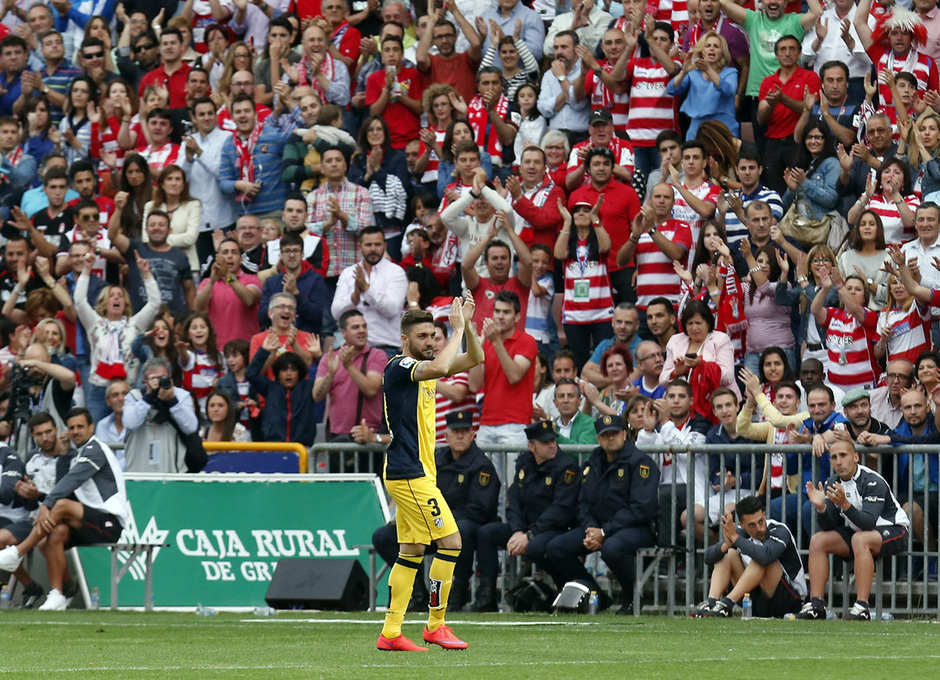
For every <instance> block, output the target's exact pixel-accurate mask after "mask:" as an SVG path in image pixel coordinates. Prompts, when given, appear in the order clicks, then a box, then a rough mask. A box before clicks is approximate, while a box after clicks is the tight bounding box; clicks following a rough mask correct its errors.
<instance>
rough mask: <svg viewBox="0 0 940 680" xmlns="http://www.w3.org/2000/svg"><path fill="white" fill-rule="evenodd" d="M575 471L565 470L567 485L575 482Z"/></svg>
mask: <svg viewBox="0 0 940 680" xmlns="http://www.w3.org/2000/svg"><path fill="white" fill-rule="evenodd" d="M574 474H575V473H574V470H565V484H571V483H572V482H573V481H574Z"/></svg>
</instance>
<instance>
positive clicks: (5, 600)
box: [0, 586, 10, 609]
mask: <svg viewBox="0 0 940 680" xmlns="http://www.w3.org/2000/svg"><path fill="white" fill-rule="evenodd" d="M9 606H10V586H3V588H0V607H3V608H4V609H7V608H9Z"/></svg>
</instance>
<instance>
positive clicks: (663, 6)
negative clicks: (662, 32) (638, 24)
mask: <svg viewBox="0 0 940 680" xmlns="http://www.w3.org/2000/svg"><path fill="white" fill-rule="evenodd" d="M649 7H653V8H655V10H656V12H655V14H654V15H653V16H654V17H655V18H656V21H668V22H669V23H670V24H672V30H673V31H675V33H676V36H677V37H678V36H679V35H681V34H682V32H683V31H682V30H681V29H683V28H684V27H687V26H688V25H689V3H688V0H659V2H658V3H650V5H649V6H648V8H647V11H649Z"/></svg>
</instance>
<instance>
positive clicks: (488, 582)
mask: <svg viewBox="0 0 940 680" xmlns="http://www.w3.org/2000/svg"><path fill="white" fill-rule="evenodd" d="M569 382H570V381H569ZM525 434H526V438H527V439H528V440H529V444H528V446H529V450H528V451H527V452H526V453H523V454H522V455H521V456H519V458H518V459H517V460H516V472H515V474H514V476H513V478H512V480H511V483H510V485H509V491H508V493H507V495H508V498H509V507H508V508H507V510H506V522H492V523H490V524H487V525H485V526H483V527H480V530H479V531H478V532H477V545H476V547H477V566H478V567H479V569H480V588H479V589H478V590H477V592H478V594H479V598H478V600H477V602H476V603H474V606H473V611H478V612H494V611H496V605H497V599H496V574H497V568H498V557H499V555H498V551H499V550H502V549H503V548H505V549H506V550H507V551H508V553H509V554H510V555H518V556H521V557H525V558H526V559H528V560H530V561H531V562H533V563H535V564H536V565H537V566H538V567H539V568H540V569H544V570H545V571H546V572H548V574H549V576H551V577H552V580H554V581H555V585H556V586H557V587H559V588H561V587H562V586H563V585H564V582H565V581H564V578H563V577H562V575H561V574H560V572H559V571H558V570H557V569H556V568H555V566H554V565H553V564H552V563H551V562H549V561H548V560H547V559H546V557H545V550H546V547H547V546H548V542H549V541H551V540H552V539H553V538H555V537H556V536H559V535H560V534H562V533H564V532H566V531H567V530H568V529H569V528H570V527H571V525H572V524H574V523H575V520H576V518H577V514H578V491H579V490H580V484H578V483H577V482H578V478H579V476H580V474H579V472H578V464H577V462H576V461H575V459H574V458H572V457H571V456H569V455H568V454H566V453H562V452H560V451H559V450H558V444H557V441H556V438H557V437H556V434H555V429H554V428H553V427H552V421H550V420H540V421H539V422H537V423H532V424H531V425H529V426H528V427H527V428H525Z"/></svg>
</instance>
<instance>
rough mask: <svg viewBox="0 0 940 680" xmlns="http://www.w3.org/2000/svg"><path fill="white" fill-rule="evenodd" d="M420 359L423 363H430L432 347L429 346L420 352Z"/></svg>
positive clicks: (432, 357) (432, 353) (432, 355)
mask: <svg viewBox="0 0 940 680" xmlns="http://www.w3.org/2000/svg"><path fill="white" fill-rule="evenodd" d="M421 358H422V359H424V360H425V361H431V360H432V359H434V346H433V345H429V346H427V347H425V348H424V349H423V350H422V351H421Z"/></svg>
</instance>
